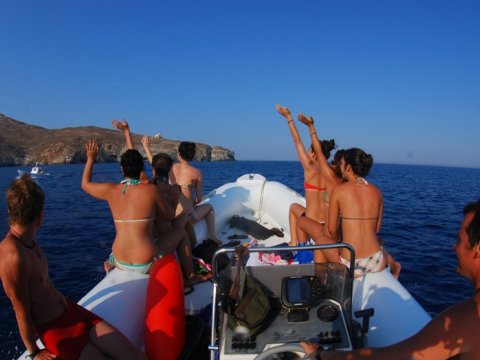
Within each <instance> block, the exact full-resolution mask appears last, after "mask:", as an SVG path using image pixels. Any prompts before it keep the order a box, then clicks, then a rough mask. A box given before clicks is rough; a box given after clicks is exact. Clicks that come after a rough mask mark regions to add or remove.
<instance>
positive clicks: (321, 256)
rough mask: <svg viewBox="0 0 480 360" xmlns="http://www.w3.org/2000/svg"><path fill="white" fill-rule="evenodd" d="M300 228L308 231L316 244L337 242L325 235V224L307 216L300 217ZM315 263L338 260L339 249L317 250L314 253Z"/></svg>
mask: <svg viewBox="0 0 480 360" xmlns="http://www.w3.org/2000/svg"><path fill="white" fill-rule="evenodd" d="M298 228H299V229H301V230H302V231H304V232H305V233H307V234H308V235H309V236H310V237H311V238H312V239H313V241H314V242H315V245H322V244H334V243H335V242H334V241H333V240H332V239H331V238H330V237H328V236H326V235H325V226H324V225H323V224H320V223H318V222H316V221H315V220H312V219H310V218H308V217H306V216H301V217H300V218H299V219H298ZM313 260H314V262H315V263H324V262H338V261H339V257H338V250H336V249H332V250H315V251H314V254H313Z"/></svg>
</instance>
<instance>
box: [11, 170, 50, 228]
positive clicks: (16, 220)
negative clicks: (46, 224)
mask: <svg viewBox="0 0 480 360" xmlns="http://www.w3.org/2000/svg"><path fill="white" fill-rule="evenodd" d="M6 198H7V207H8V223H9V224H10V225H13V224H18V225H30V224H32V223H33V222H34V221H35V219H36V218H37V217H38V215H39V214H40V213H41V212H42V210H43V206H44V204H45V193H44V192H43V190H42V188H41V187H40V186H39V185H38V184H37V183H36V182H35V181H33V180H32V179H31V178H30V176H29V175H23V176H22V177H21V178H20V179H18V180H15V181H14V182H13V183H12V185H11V186H10V188H9V189H8V190H7V194H6Z"/></svg>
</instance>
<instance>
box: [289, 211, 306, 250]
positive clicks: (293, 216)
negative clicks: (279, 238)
mask: <svg viewBox="0 0 480 360" xmlns="http://www.w3.org/2000/svg"><path fill="white" fill-rule="evenodd" d="M305 211H306V209H305V207H304V206H302V205H300V204H297V203H293V204H292V205H290V209H289V211H288V223H289V226H290V242H289V243H288V245H289V246H297V245H298V227H297V220H298V218H299V217H300V216H301V215H302V214H303V213H304V212H305ZM302 238H303V237H302ZM304 241H305V240H304Z"/></svg>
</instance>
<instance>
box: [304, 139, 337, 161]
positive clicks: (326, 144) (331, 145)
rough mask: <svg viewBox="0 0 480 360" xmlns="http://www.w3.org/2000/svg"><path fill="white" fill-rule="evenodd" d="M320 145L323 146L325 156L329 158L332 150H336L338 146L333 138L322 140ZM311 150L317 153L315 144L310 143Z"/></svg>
mask: <svg viewBox="0 0 480 360" xmlns="http://www.w3.org/2000/svg"><path fill="white" fill-rule="evenodd" d="M320 147H321V148H322V153H323V156H325V159H327V160H328V158H329V157H330V153H331V152H332V150H335V149H336V148H337V146H336V145H335V140H333V139H330V140H322V141H320ZM310 150H311V151H313V152H314V153H315V149H314V148H313V144H312V145H310Z"/></svg>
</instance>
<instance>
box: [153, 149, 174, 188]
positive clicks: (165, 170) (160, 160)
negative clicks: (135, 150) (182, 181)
mask: <svg viewBox="0 0 480 360" xmlns="http://www.w3.org/2000/svg"><path fill="white" fill-rule="evenodd" d="M172 165H173V160H172V158H171V157H170V156H169V155H168V154H165V153H159V154H157V155H155V156H154V157H153V158H152V168H153V169H154V170H155V178H154V182H155V183H158V182H168V174H169V173H170V170H171V168H172Z"/></svg>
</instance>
